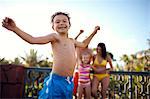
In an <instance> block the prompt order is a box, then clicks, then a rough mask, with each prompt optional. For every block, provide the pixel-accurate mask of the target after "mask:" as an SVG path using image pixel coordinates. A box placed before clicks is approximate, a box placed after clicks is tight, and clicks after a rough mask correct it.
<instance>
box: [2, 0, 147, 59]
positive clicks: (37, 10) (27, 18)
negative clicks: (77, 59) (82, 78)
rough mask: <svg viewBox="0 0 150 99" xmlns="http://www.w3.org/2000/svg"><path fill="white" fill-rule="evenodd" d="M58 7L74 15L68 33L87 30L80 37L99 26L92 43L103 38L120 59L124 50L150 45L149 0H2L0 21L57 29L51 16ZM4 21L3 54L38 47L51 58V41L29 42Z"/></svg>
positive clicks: (32, 30) (34, 31) (39, 30)
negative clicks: (7, 20) (5, 19)
mask: <svg viewBox="0 0 150 99" xmlns="http://www.w3.org/2000/svg"><path fill="white" fill-rule="evenodd" d="M57 11H62V12H67V13H69V15H70V17H71V28H70V30H69V37H71V38H75V36H76V35H77V34H78V33H79V31H80V29H83V30H84V33H83V34H82V35H81V36H80V37H79V39H78V41H82V40H83V39H85V38H86V37H87V36H89V35H90V33H92V31H93V30H94V28H95V26H97V25H98V26H100V27H101V30H100V31H98V33H97V34H96V35H95V36H94V38H93V39H92V41H91V42H90V45H89V47H90V48H95V47H96V46H97V44H98V43H99V42H103V43H105V44H106V47H107V51H109V52H112V53H113V55H114V58H116V59H117V60H119V59H120V57H121V56H122V55H123V54H127V55H130V54H135V53H136V52H138V51H141V50H146V49H148V48H149V47H150V46H149V45H148V41H147V39H150V0H0V12H1V13H0V21H1V22H2V20H3V19H4V18H5V17H10V18H12V19H13V20H14V21H15V22H16V24H17V26H18V27H19V28H21V29H22V30H23V31H25V32H27V33H29V34H31V35H32V36H44V35H47V34H50V33H54V32H55V31H53V30H52V28H51V27H52V26H51V25H52V24H51V22H50V19H51V15H52V14H54V13H55V12H57ZM1 22H0V46H1V48H0V58H3V57H5V58H6V59H14V58H15V57H20V56H25V53H29V50H30V49H35V50H37V52H38V55H39V56H41V57H42V58H45V57H49V58H50V59H51V53H52V50H51V45H50V44H45V45H31V44H28V43H26V42H25V41H23V40H22V39H21V38H19V37H18V36H17V35H16V34H15V33H13V32H11V31H8V30H6V29H5V28H3V27H2V23H1Z"/></svg>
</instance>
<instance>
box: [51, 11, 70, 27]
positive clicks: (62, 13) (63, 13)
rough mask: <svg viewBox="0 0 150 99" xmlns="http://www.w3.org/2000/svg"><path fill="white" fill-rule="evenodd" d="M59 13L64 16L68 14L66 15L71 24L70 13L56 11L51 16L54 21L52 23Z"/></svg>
mask: <svg viewBox="0 0 150 99" xmlns="http://www.w3.org/2000/svg"><path fill="white" fill-rule="evenodd" d="M57 15H64V16H66V17H67V18H68V21H69V24H70V25H71V23H70V17H69V13H65V12H56V13H54V14H53V15H52V16H51V22H52V23H53V21H54V18H55V16H57Z"/></svg>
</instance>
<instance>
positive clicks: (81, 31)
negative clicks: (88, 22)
mask: <svg viewBox="0 0 150 99" xmlns="http://www.w3.org/2000/svg"><path fill="white" fill-rule="evenodd" d="M83 32H84V30H80V32H79V34H78V35H77V36H76V37H75V38H74V39H75V40H77V38H78V37H79V36H80V35H81V34H82V33H83Z"/></svg>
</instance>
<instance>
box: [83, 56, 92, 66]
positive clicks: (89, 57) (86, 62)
mask: <svg viewBox="0 0 150 99" xmlns="http://www.w3.org/2000/svg"><path fill="white" fill-rule="evenodd" d="M90 59H91V55H89V54H82V62H83V63H84V64H88V63H89V62H90Z"/></svg>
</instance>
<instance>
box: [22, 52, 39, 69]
mask: <svg viewBox="0 0 150 99" xmlns="http://www.w3.org/2000/svg"><path fill="white" fill-rule="evenodd" d="M21 58H22V59H23V60H24V61H25V65H26V66H27V67H29V66H37V65H38V62H39V57H38V56H37V51H35V50H34V49H30V53H29V54H27V53H26V56H25V57H21Z"/></svg>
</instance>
